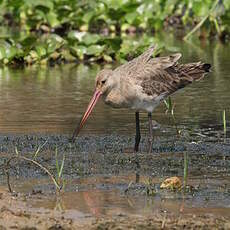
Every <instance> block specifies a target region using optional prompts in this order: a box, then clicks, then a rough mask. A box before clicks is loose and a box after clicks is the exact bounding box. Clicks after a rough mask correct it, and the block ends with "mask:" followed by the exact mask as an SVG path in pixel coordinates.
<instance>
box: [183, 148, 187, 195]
mask: <svg viewBox="0 0 230 230" xmlns="http://www.w3.org/2000/svg"><path fill="white" fill-rule="evenodd" d="M187 185H188V153H187V152H184V184H183V188H184V192H185V191H186V187H187Z"/></svg>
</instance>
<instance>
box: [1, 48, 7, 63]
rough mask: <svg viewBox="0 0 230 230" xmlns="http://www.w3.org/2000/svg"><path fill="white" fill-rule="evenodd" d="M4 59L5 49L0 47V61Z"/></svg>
mask: <svg viewBox="0 0 230 230" xmlns="http://www.w3.org/2000/svg"><path fill="white" fill-rule="evenodd" d="M5 57H6V52H5V48H4V47H3V46H0V60H3V59H4V58H5Z"/></svg>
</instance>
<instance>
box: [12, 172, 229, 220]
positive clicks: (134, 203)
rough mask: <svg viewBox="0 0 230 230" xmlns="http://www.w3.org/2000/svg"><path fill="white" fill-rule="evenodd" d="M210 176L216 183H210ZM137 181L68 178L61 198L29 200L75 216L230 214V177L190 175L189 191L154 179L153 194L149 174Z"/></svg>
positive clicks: (24, 188)
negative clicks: (164, 187) (148, 189)
mask: <svg viewBox="0 0 230 230" xmlns="http://www.w3.org/2000/svg"><path fill="white" fill-rule="evenodd" d="M210 179H211V181H212V182H211V183H209V182H207V181H208V180H210ZM134 181H135V175H134V174H128V175H123V176H122V175H120V176H112V175H111V176H96V177H93V178H83V179H74V180H71V181H68V184H69V185H68V186H67V188H66V192H65V193H63V194H62V195H60V196H58V197H57V196H54V195H45V196H44V195H43V196H42V195H41V196H40V197H39V196H37V197H36V196H34V197H33V198H32V199H28V200H27V202H28V204H29V205H30V207H31V208H33V209H38V210H56V211H57V210H59V211H65V212H66V215H67V216H71V217H72V218H74V219H78V218H83V217H101V216H117V215H141V216H150V215H151V214H152V213H154V212H155V211H160V212H165V213H174V214H177V215H179V214H180V213H183V214H186V213H189V214H196V215H199V214H205V213H209V214H214V215H215V216H224V217H230V200H229V194H228V193H227V191H226V190H225V189H226V188H225V189H224V188H222V191H221V189H220V188H221V186H223V185H227V186H229V181H230V177H227V178H221V179H215V178H206V179H202V178H201V177H193V178H192V177H190V179H189V184H190V186H193V188H194V191H193V192H187V193H185V194H184V193H183V192H182V191H177V192H175V191H170V190H168V191H164V190H161V189H160V188H159V184H160V182H161V181H162V179H160V178H153V179H152V180H151V183H153V184H155V187H154V193H153V194H152V195H151V196H147V195H146V187H147V182H148V181H149V178H148V177H146V176H141V177H140V181H139V183H138V184H135V183H134ZM131 182H133V184H131ZM47 183H49V182H48V181H47V180H41V179H40V180H29V181H26V182H25V181H24V182H22V183H20V184H19V186H16V189H17V191H20V192H23V193H28V192H30V191H31V190H32V189H34V188H35V187H36V189H37V191H39V190H38V188H40V189H41V190H42V191H43V192H44V191H46V188H47ZM206 185H208V189H207V187H206ZM195 187H197V188H196V189H195ZM198 187H199V188H198ZM217 188H218V190H217ZM73 190H74V191H73ZM46 192H48V191H46Z"/></svg>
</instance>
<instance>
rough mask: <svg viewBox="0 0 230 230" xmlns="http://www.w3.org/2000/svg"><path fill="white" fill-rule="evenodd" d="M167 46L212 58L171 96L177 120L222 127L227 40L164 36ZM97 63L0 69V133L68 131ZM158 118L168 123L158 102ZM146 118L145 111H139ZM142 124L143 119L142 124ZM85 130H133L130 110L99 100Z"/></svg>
mask: <svg viewBox="0 0 230 230" xmlns="http://www.w3.org/2000/svg"><path fill="white" fill-rule="evenodd" d="M167 44H168V46H169V47H171V49H174V48H173V47H177V51H180V52H182V53H183V59H182V61H183V62H193V61H198V60H202V61H206V62H209V63H211V64H212V66H213V69H212V73H211V74H210V75H209V76H210V77H209V78H206V79H204V80H203V81H201V82H198V83H195V84H193V85H191V86H188V87H187V88H186V89H184V90H182V91H180V92H178V93H177V94H175V95H174V96H173V102H174V103H175V116H176V120H177V123H178V125H185V126H186V127H189V128H192V129H193V128H208V129H210V132H211V131H213V130H220V129H222V126H221V123H222V120H221V119H222V111H223V109H226V110H227V118H229V116H230V115H229V114H230V113H229V112H228V111H229V109H230V105H229V100H230V78H229V72H230V65H229V53H230V45H229V44H228V45H227V44H226V45H224V44H220V43H206V44H204V43H193V44H189V43H182V42H181V41H177V40H174V39H171V38H170V37H168V38H167ZM100 68H101V67H100V66H97V65H92V66H85V65H63V66H56V67H54V68H45V67H42V66H39V67H38V66H32V67H28V68H26V69H17V70H15V69H9V68H7V67H4V68H1V69H0V132H1V133H27V134H28V133H38V132H39V133H65V134H70V133H72V131H73V126H74V125H75V124H76V123H77V121H78V120H79V119H80V117H81V115H82V113H83V112H84V110H85V108H86V106H87V104H88V101H89V100H90V97H91V95H92V93H93V88H94V78H95V75H96V73H97V72H98V71H99V70H100ZM153 117H154V119H155V120H156V121H157V122H158V123H160V124H170V122H169V118H168V117H167V116H166V115H165V107H164V105H163V104H162V105H161V106H159V107H158V108H157V109H156V111H155V112H154V114H153ZM142 120H143V121H144V122H145V121H146V114H142ZM142 126H143V127H142V128H143V129H145V128H146V127H145V124H144V125H142ZM83 132H85V133H101V134H104V133H107V134H108V133H122V132H123V133H133V132H134V113H133V112H131V111H128V110H116V109H112V108H109V107H108V106H106V105H104V104H103V103H102V102H100V103H99V104H98V105H97V107H96V109H95V111H94V113H93V114H92V116H91V118H90V119H89V121H88V123H87V126H86V127H85V129H84V131H83Z"/></svg>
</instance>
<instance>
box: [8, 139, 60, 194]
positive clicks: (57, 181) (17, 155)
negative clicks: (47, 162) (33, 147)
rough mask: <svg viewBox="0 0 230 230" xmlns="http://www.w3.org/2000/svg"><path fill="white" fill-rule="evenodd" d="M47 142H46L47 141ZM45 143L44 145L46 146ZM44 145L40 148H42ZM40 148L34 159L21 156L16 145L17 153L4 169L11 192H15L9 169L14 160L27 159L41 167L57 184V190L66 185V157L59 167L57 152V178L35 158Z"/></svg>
mask: <svg viewBox="0 0 230 230" xmlns="http://www.w3.org/2000/svg"><path fill="white" fill-rule="evenodd" d="M45 143H46V142H45ZM45 143H44V144H45ZM44 144H43V145H42V146H44ZM42 146H41V147H40V148H38V149H41V148H42ZM38 152H39V151H38V150H37V151H36V152H35V154H34V157H33V159H30V158H28V157H25V156H21V155H20V154H19V152H18V149H17V147H15V153H16V155H15V156H13V157H11V158H9V160H8V161H7V162H6V164H5V166H4V171H5V174H6V178H7V185H8V189H9V192H11V193H12V192H13V190H12V188H11V184H10V174H9V170H10V168H11V166H10V163H11V162H12V161H13V160H22V161H26V162H29V163H31V164H33V165H35V166H37V167H39V168H40V169H41V170H42V171H44V172H45V173H47V174H48V176H49V177H50V179H51V181H52V182H53V184H54V185H55V188H56V191H57V192H60V191H61V190H62V189H63V187H64V180H63V179H62V172H63V167H64V157H63V160H62V163H61V167H60V168H59V165H58V160H57V154H56V168H57V178H55V176H54V175H53V174H52V172H51V171H50V170H49V169H48V168H46V167H45V166H43V165H42V164H41V163H39V162H38V161H36V160H35V156H36V157H37V154H38Z"/></svg>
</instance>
